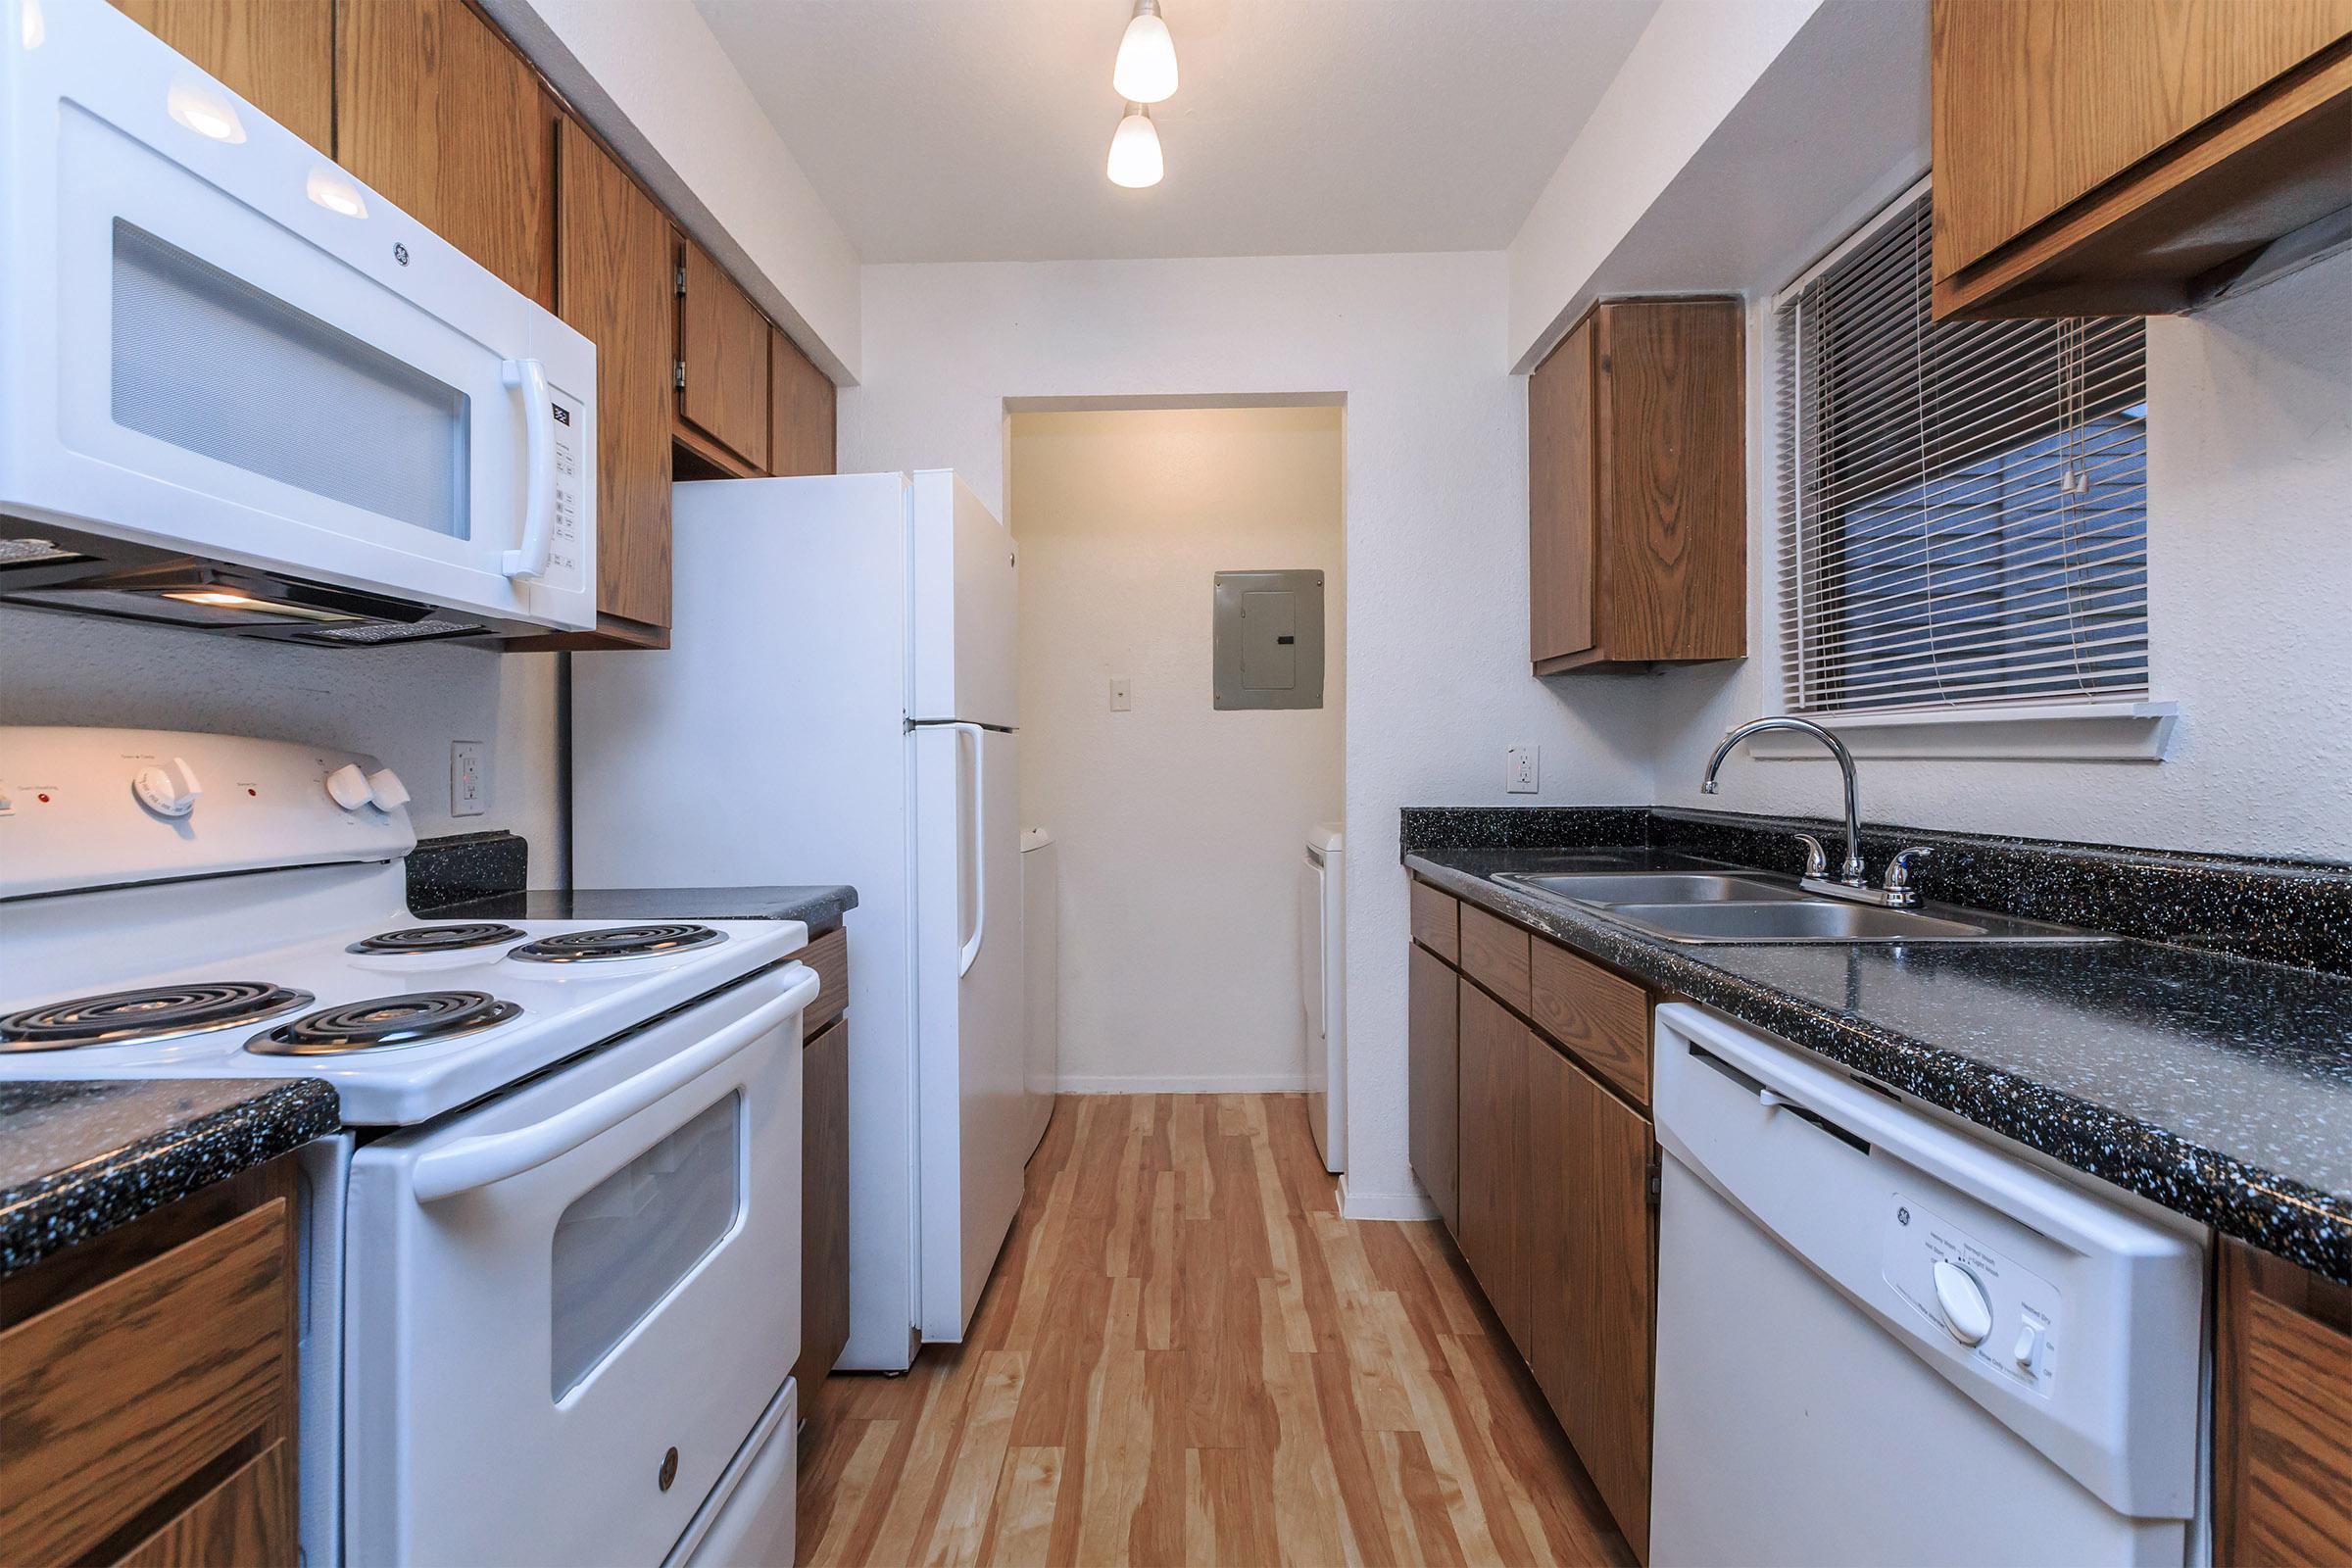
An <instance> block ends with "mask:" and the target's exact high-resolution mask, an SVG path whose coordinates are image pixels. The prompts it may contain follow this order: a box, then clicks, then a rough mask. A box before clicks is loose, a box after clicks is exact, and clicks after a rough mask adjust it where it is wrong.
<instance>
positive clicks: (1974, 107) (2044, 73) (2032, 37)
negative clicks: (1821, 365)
mask: <svg viewBox="0 0 2352 1568" xmlns="http://www.w3.org/2000/svg"><path fill="white" fill-rule="evenodd" d="M1931 19H1932V20H1931V24H1930V26H1931V53H1932V58H1933V62H1934V65H1933V72H1934V99H1935V103H1934V139H1935V149H1934V161H1935V181H1936V182H1935V192H1936V195H1935V205H1936V240H1935V245H1936V256H1935V263H1936V287H1935V304H1936V315H1937V316H1938V317H1942V316H1958V317H1962V318H1987V319H1989V318H2000V317H2031V316H2068V315H2101V314H2114V315H2137V314H2149V313H2156V312H2167V311H2177V310H2181V309H2184V308H2186V307H2187V306H2189V305H2192V304H2195V303H2197V302H2198V301H2199V300H2200V299H2202V298H2205V297H2207V296H2209V295H2210V294H2212V293H2214V292H2215V291H2217V290H2219V289H2221V288H2223V287H2226V286H2228V285H2229V283H2230V282H2231V281H2233V280H2234V279H2235V278H2236V277H2237V276H2238V274H2239V272H2240V270H2241V269H2242V268H2243V267H2244V266H2245V265H2246V263H2247V262H2248V261H2249V260H2250V259H2252V258H2254V257H2255V256H2256V255H2258V253H2260V252H2261V251H2262V250H2263V249H2264V248H2265V247H2266V246H2267V245H2269V244H2270V243H2271V242H2273V241H2280V240H2282V239H2283V238H2284V237H2285V236H2288V235H2290V234H2292V233H2293V232H2294V231H2295V230H2297V229H2300V228H2302V227H2304V225H2306V224H2311V223H2314V222H2315V221H2319V220H2322V219H2324V218H2326V217H2327V215H2329V214H2332V213H2335V212H2337V211H2339V210H2340V209H2342V208H2343V207H2345V206H2346V205H2347V204H2352V154H2348V153H2347V149H2352V0H2032V3H2024V0H2006V3H2004V0H1935V3H1934V7H1933V10H1932V12H1931ZM2290 248H2291V247H2290Z"/></svg>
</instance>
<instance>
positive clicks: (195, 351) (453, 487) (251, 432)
mask: <svg viewBox="0 0 2352 1568" xmlns="http://www.w3.org/2000/svg"><path fill="white" fill-rule="evenodd" d="M113 373H114V418H115V422H116V423H117V424H120V425H122V426H123V427H124V428H126V429H131V430H136V431H138V432H140V433H141V434H143V435H149V436H153V437H154V438H155V439H157V440H159V441H168V442H170V443H172V445H173V446H176V447H180V448H182V449H184V450H186V451H189V452H194V453H197V454H198V455H200V456H203V457H208V458H212V459H215V460H217V461H219V462H221V463H225V464H228V465H230V466H233V467H236V468H239V469H242V470H243V471H245V472H247V473H254V474H259V475H261V476H263V477H265V478H269V479H274V480H276V481H278V482H279V483H281V484H289V485H293V486H296V487H297V488H299V489H303V490H307V491H309V492H310V493H312V494H313V495H318V496H324V497H325V498H326V499H328V500H330V501H339V502H342V503H343V504H345V505H346V506H352V507H358V508H361V509H363V510H365V511H368V512H372V513H375V514H377V515H381V516H386V517H390V518H393V519H394V520H395V521H399V522H405V523H408V524H410V525H411V526H413V527H417V528H422V529H424V530H425V531H427V532H429V533H436V534H441V535H444V536H446V537H448V538H452V539H466V538H469V537H471V535H472V531H473V525H472V519H471V516H470V508H469V503H468V496H467V479H468V475H467V467H468V463H467V458H468V452H469V442H470V439H471V435H470V430H471V412H470V408H469V405H470V402H471V400H470V399H469V398H467V397H466V394H465V393H463V392H460V391H459V390H457V389H456V388H454V387H451V386H447V385H445V384H443V383H442V382H440V381H438V380H435V379H434V378H433V377H431V376H429V375H426V374H425V373H423V372H422V371H420V370H418V369H417V368H414V367H412V366H408V365H404V364H402V363H401V362H400V361H399V360H396V359H394V358H392V357H391V356H390V355H388V354H385V353H384V352H383V351H381V350H380V349H376V348H374V347H371V346H370V345H368V344H366V343H363V342H361V341H360V340H359V339H358V338H356V337H353V336H352V335H351V334H349V333H348V332H344V331H341V330H339V329H338V328H336V327H333V326H330V325H328V324H327V323H326V322H324V321H321V320H319V319H318V318H316V317H314V316H311V315H308V314H307V313H305V312H302V311H299V310H296V309H295V308H294V307H293V306H291V305H288V304H286V303H285V302H284V301H283V300H280V299H277V298H275V297H273V296H271V295H270V294H267V293H265V292H263V291H262V290H260V289H257V288H255V287H253V286H252V285H251V284H249V283H247V282H244V281H243V280H241V279H239V278H236V277H232V276H230V275H229V274H228V273H226V272H223V271H222V270H220V269H219V268H217V267H215V266H213V265H212V264H211V263H210V262H207V261H204V260H202V259H201V258H198V257H195V256H191V255H189V254H188V253H187V252H186V251H183V250H181V249H180V248H179V247H177V246H176V245H172V244H171V243H169V242H167V241H165V240H161V239H158V238H156V237H155V236H154V235H153V234H150V233H148V232H147V231H146V230H145V229H142V228H140V227H138V226H137V225H136V224H133V223H129V222H125V221H123V220H121V219H117V220H116V221H115V226H114V365H113Z"/></svg>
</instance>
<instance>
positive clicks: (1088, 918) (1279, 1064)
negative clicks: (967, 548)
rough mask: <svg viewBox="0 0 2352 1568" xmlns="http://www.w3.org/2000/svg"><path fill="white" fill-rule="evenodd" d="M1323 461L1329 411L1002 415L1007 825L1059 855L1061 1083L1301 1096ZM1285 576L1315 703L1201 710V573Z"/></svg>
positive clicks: (1205, 614) (1335, 604)
mask: <svg viewBox="0 0 2352 1568" xmlns="http://www.w3.org/2000/svg"><path fill="white" fill-rule="evenodd" d="M1342 462H1343V454H1342V449H1341V411H1340V410H1338V409H1336V408H1304V409H1296V408H1290V409H1280V408H1277V409H1268V408H1258V409H1167V410H1123V411H1119V412H1098V413H1067V414H1021V415H1016V416H1014V417H1013V420H1012V444H1011V465H1012V466H1011V472H1010V475H1009V478H1010V481H1011V486H1012V494H1011V507H1010V510H1009V512H1008V513H1007V515H1006V520H1007V521H1008V522H1009V523H1010V524H1011V526H1012V530H1013V535H1014V537H1015V538H1016V539H1018V540H1019V542H1020V551H1021V817H1022V820H1023V821H1024V822H1027V823H1029V824H1032V825H1037V826H1044V827H1047V828H1050V829H1052V830H1053V832H1054V838H1055V840H1056V841H1057V843H1058V844H1059V847H1060V889H1061V891H1060V910H1061V952H1060V980H1061V998H1060V1023H1061V1036H1060V1038H1061V1075H1062V1082H1063V1084H1064V1085H1065V1086H1066V1087H1068V1088H1070V1089H1073V1090H1078V1091H1091V1092H1104V1091H1111V1092H1151V1091H1154V1090H1200V1089H1209V1088H1215V1089H1222V1090H1269V1089H1297V1088H1299V1087H1300V1085H1301V1082H1302V1077H1303V1073H1304V1070H1305V1063H1304V1061H1303V1060H1302V1058H1301V1056H1300V1044H1301V1041H1302V1038H1303V1037H1302V1018H1303V1013H1302V1011H1301V1008H1300V1004H1299V959H1298V924H1297V920H1298V912H1299V898H1298V884H1299V857H1300V852H1299V846H1300V843H1301V841H1302V840H1303V839H1304V838H1305V834H1306V829H1307V828H1308V826H1310V825H1311V824H1313V823H1315V822H1318V821H1335V820H1337V819H1338V818H1339V816H1340V814H1341V811H1342V809H1343V803H1342V800H1341V794H1340V790H1341V766H1340V758H1341V748H1342V746H1343V744H1344V736H1343V733H1342V722H1341V721H1342V714H1343V712H1344V711H1345V710H1344V708H1343V706H1342V705H1343V701H1344V696H1343V693H1344V683H1343V681H1342V680H1341V671H1342V668H1343V659H1344V649H1345V647H1346V643H1345V640H1344V632H1343V621H1344V616H1343V614H1342V611H1343V608H1344V601H1343V598H1342V596H1341V594H1340V592H1339V587H1340V584H1341V581H1342V574H1341V556H1340V551H1341V540H1340V532H1341V504H1340V467H1341V464H1342ZM1299 567H1311V568H1315V569H1319V570H1321V571H1322V572H1323V573H1324V574H1325V586H1326V590H1327V591H1326V593H1325V596H1324V603H1325V607H1326V611H1327V616H1326V621H1325V635H1326V642H1325V650H1324V652H1325V660H1324V664H1325V683H1324V694H1323V695H1324V702H1323V706H1322V707H1321V708H1318V709H1296V710H1267V711H1233V712H1219V711H1216V710H1215V708H1214V707H1213V706H1212V705H1211V701H1210V684H1211V677H1210V617H1209V601H1210V590H1211V585H1212V583H1213V581H1214V579H1215V575H1216V573H1217V572H1219V571H1222V570H1261V569H1284V570H1287V569H1292V568H1299ZM1113 676H1123V677H1125V678H1126V679H1127V680H1128V681H1129V683H1130V691H1131V694H1132V703H1133V706H1132V707H1131V708H1130V709H1129V710H1128V711H1124V712H1113V711H1111V708H1110V701H1109V697H1110V680H1111V677H1113ZM1209 976H1214V977H1215V978H1214V980H1213V981H1210V980H1208V979H1207V978H1206V977H1209Z"/></svg>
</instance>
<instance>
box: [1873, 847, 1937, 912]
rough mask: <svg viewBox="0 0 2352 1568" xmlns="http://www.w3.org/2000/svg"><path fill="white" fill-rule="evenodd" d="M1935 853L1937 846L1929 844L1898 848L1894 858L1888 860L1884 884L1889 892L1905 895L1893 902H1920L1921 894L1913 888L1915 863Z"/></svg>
mask: <svg viewBox="0 0 2352 1568" xmlns="http://www.w3.org/2000/svg"><path fill="white" fill-rule="evenodd" d="M1935 853H1936V850H1935V847H1934V846H1933V845H1927V844H1914V845H1912V846H1911V847H1910V848H1909V849H1907V850H1897V851H1896V852H1895V853H1894V857H1893V858H1891V859H1889V860H1888V861H1887V877H1886V881H1885V884H1884V885H1885V887H1886V889H1887V892H1889V893H1899V894H1903V895H1905V896H1904V897H1903V898H1902V899H1900V900H1896V901H1893V902H1897V903H1902V904H1914V903H1917V902H1918V900H1919V895H1918V894H1917V893H1916V892H1913V891H1912V888H1911V871H1912V868H1913V863H1914V862H1915V861H1919V860H1924V859H1926V858H1928V857H1929V856H1931V855H1934V854H1935Z"/></svg>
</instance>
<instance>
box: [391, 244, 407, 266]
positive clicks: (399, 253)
mask: <svg viewBox="0 0 2352 1568" xmlns="http://www.w3.org/2000/svg"><path fill="white" fill-rule="evenodd" d="M392 259H393V260H394V261H396V262H398V263H399V264H400V265H401V266H403V267H406V266H408V265H409V248H408V247H407V246H406V245H403V244H401V243H400V242H399V241H397V240H395V241H393V244H392Z"/></svg>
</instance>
